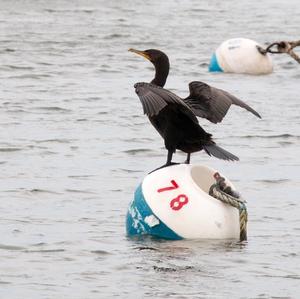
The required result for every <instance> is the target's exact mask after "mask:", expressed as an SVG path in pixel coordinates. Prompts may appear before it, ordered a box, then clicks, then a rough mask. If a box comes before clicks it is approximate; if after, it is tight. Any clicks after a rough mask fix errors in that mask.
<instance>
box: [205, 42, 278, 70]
mask: <svg viewBox="0 0 300 299" xmlns="http://www.w3.org/2000/svg"><path fill="white" fill-rule="evenodd" d="M258 47H260V48H262V46H261V45H259V44H258V43H257V42H255V41H253V40H251V39H247V38H233V39H229V40H227V41H225V42H223V43H222V44H221V45H220V46H219V47H218V48H217V50H216V51H215V53H214V54H213V55H212V57H211V60H210V65H209V71H210V72H226V73H240V74H241V73H244V74H253V75H259V74H269V73H271V72H272V71H273V63H272V59H271V57H270V55H269V54H268V53H265V54H262V53H261V52H260V51H259V50H258Z"/></svg>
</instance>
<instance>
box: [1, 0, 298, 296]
mask: <svg viewBox="0 0 300 299" xmlns="http://www.w3.org/2000/svg"><path fill="white" fill-rule="evenodd" d="M299 20H300V9H299V5H298V1H296V0H293V1H288V2H287V1H279V0H277V1H268V0H263V1H259V2H257V1H237V0H234V1H215V0H213V1H196V0H194V1H193V0H189V1H171V0H167V1H159V0H154V1H148V2H147V1H110V2H109V1H96V0H94V1H78V0H77V1H66V0H62V1H58V0H57V1H33V0H31V1H30V0H27V1H26V0H25V1H21V0H20V1H10V0H7V1H5V0H1V1H0V57H1V60H0V61H1V64H0V87H1V88H0V101H1V106H0V124H1V127H0V165H1V174H0V176H1V179H0V190H1V193H0V196H1V203H0V212H1V218H0V232H1V240H0V297H1V298H9V299H14V298H31V299H42V298H75V299H77V298H113V297H119V298H260V299H264V298H299V296H300V295H299V294H300V287H299V284H300V259H299V256H300V220H299V219H300V217H299V212H300V203H299V192H300V176H299V166H300V158H299V145H300V118H299V100H300V98H299V79H300V68H299V65H297V64H296V62H294V61H292V60H291V58H289V57H288V56H283V55H282V56H280V57H279V56H276V57H275V56H274V57H273V58H274V64H275V71H274V73H273V74H271V75H268V76H247V75H234V74H231V75H228V74H227V75H225V74H209V73H208V72H207V66H208V62H209V59H210V56H211V54H212V52H213V51H214V49H215V48H216V47H217V46H218V45H219V44H220V43H221V42H222V41H224V40H226V39H228V38H233V37H247V38H252V39H254V40H257V41H258V42H261V43H263V44H266V43H270V42H273V41H276V40H280V39H286V40H295V39H299ZM129 47H135V48H138V49H147V48H160V49H162V50H164V51H166V52H167V54H168V55H169V57H170V60H171V72H170V78H169V79H168V82H167V85H166V87H167V88H170V89H172V90H173V91H175V92H176V93H178V94H179V95H182V96H184V95H186V94H187V84H188V83H189V82H190V81H192V80H202V81H205V82H207V83H209V84H212V85H214V86H216V87H220V88H224V89H226V90H228V91H230V92H232V93H234V94H236V95H237V96H238V97H240V98H242V99H244V100H246V101H247V102H248V103H249V104H250V105H252V106H253V107H254V108H255V109H256V110H257V111H259V112H260V113H261V114H262V116H263V119H262V120H258V119H256V118H254V117H253V116H252V115H251V114H249V113H247V112H246V111H242V110H241V109H239V108H237V107H234V108H232V109H231V110H230V112H229V114H228V115H227V117H226V118H225V120H224V122H223V123H222V124H219V125H217V126H215V125H213V124H210V123H208V122H207V121H205V120H200V123H201V124H202V125H203V126H204V127H205V129H207V130H208V131H209V132H212V133H213V134H214V136H215V138H216V140H217V141H218V143H219V144H220V145H221V146H224V148H226V149H228V150H229V151H231V152H233V153H235V154H237V155H238V156H239V157H240V159H241V161H240V162H238V163H226V162H224V161H220V160H217V159H213V158H209V157H208V156H206V155H205V154H204V153H197V154H195V155H193V157H192V162H193V163H203V164H206V165H208V166H211V167H214V168H217V169H219V170H220V171H221V172H223V173H224V174H226V175H227V176H228V177H229V178H230V179H231V180H232V181H233V182H234V183H235V184H236V186H237V187H238V189H239V191H240V192H241V193H242V194H243V196H244V198H246V199H247V201H248V210H249V227H248V234H249V242H248V243H247V244H246V245H243V246H241V245H238V244H236V243H235V242H230V241H201V240H200V241H186V240H185V241H176V242H169V241H157V240H151V239H146V240H130V239H127V238H126V236H125V226H124V219H125V214H126V210H127V206H128V203H129V202H130V200H131V198H132V195H133V192H134V190H135V188H136V186H137V185H138V184H139V182H140V181H141V179H142V178H143V177H144V176H145V175H146V174H147V173H148V172H149V171H150V170H152V169H153V168H155V167H157V166H159V165H161V164H162V163H164V162H165V158H166V152H165V150H164V148H163V142H162V140H161V138H160V137H159V136H158V134H157V132H156V131H155V130H154V128H152V126H151V125H150V124H149V122H148V120H147V118H146V117H145V116H143V114H142V107H141V105H140V102H139V100H138V98H137V96H136V95H135V93H134V90H133V84H134V83H135V82H137V81H150V80H151V79H152V76H153V69H152V67H151V66H150V64H149V62H148V61H146V60H143V59H142V58H141V57H138V56H136V55H133V54H132V53H129V52H127V49H128V48H129ZM175 159H176V160H184V156H183V155H182V154H176V156H175Z"/></svg>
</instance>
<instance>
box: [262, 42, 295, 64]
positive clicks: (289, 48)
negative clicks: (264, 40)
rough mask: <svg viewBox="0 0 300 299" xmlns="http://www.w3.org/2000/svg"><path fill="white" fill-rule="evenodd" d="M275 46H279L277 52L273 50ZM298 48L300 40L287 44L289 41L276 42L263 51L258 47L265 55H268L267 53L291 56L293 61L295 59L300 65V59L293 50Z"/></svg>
mask: <svg viewBox="0 0 300 299" xmlns="http://www.w3.org/2000/svg"><path fill="white" fill-rule="evenodd" d="M274 46H277V50H272V48H273V47H274ZM298 46H300V40H298V41H294V42H287V41H281V42H275V43H272V44H270V45H269V46H268V47H267V48H266V49H263V48H262V47H260V46H257V49H258V51H259V52H260V53H261V54H263V55H266V54H267V53H272V54H282V53H286V54H288V55H290V56H291V57H292V58H293V59H295V60H296V61H297V62H298V63H300V57H299V56H298V55H297V54H296V53H295V52H294V51H293V49H294V48H296V47H298Z"/></svg>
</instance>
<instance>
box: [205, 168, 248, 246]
mask: <svg viewBox="0 0 300 299" xmlns="http://www.w3.org/2000/svg"><path fill="white" fill-rule="evenodd" d="M214 178H215V179H216V183H215V184H213V185H212V186H211V187H210V189H209V195H210V196H213V197H214V198H216V199H218V200H220V201H222V202H223V203H225V204H229V205H231V206H232V207H234V208H237V209H238V210H239V218H240V241H246V240H247V221H248V213H247V207H246V204H245V203H246V202H245V201H244V200H243V199H241V198H240V195H239V194H238V193H237V192H235V191H234V190H232V189H231V187H230V186H227V185H226V183H225V178H223V177H221V176H220V174H219V173H218V172H216V173H215V174H214Z"/></svg>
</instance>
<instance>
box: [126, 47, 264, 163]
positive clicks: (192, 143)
mask: <svg viewBox="0 0 300 299" xmlns="http://www.w3.org/2000/svg"><path fill="white" fill-rule="evenodd" d="M129 51H131V52H134V53H136V54H138V55H141V56H143V57H145V58H146V59H148V60H149V61H151V62H152V64H153V65H154V67H155V77H154V79H153V80H152V81H151V83H145V82H140V83H136V84H135V85H134V87H135V91H136V93H137V95H138V96H139V98H140V100H141V103H142V106H143V110H144V114H146V115H147V116H148V117H149V120H150V122H151V123H152V125H153V126H154V127H155V128H156V130H157V131H158V132H159V134H160V135H161V136H162V138H163V139H164V142H165V147H166V149H167V150H168V157H167V162H166V164H165V165H164V166H168V165H171V164H172V155H173V153H174V152H175V151H176V149H179V150H181V151H183V152H185V153H187V159H186V163H190V156H191V153H194V152H197V151H201V150H204V151H205V152H206V153H207V154H208V155H210V156H215V157H217V158H219V159H223V160H232V161H233V160H238V157H236V156H235V155H233V154H231V153H229V152H228V151H226V150H224V149H222V148H221V147H219V146H217V145H216V143H215V142H214V141H213V140H212V135H211V134H209V133H207V132H205V131H204V129H203V128H202V127H201V126H200V125H199V123H198V119H197V117H196V116H199V117H203V118H206V119H208V120H209V121H211V122H213V123H218V122H221V121H222V119H223V117H224V116H225V115H226V113H227V111H228V109H229V107H230V105H231V104H235V105H238V106H240V107H242V108H245V109H247V110H248V111H250V112H252V113H253V114H254V115H256V116H257V117H259V118H260V115H259V114H258V113H257V112H256V111H255V110H253V109H252V108H251V107H249V106H248V105H247V104H246V103H244V102H242V101H241V100H239V99H237V98H236V97H234V96H233V95H231V94H230V93H228V92H226V91H224V90H221V89H217V88H214V87H211V86H209V85H207V84H205V83H203V82H200V81H193V82H191V83H190V84H189V89H190V94H189V96H188V97H187V98H185V99H182V98H180V97H178V96H177V95H175V94H174V93H172V92H171V91H169V90H167V89H164V88H163V86H164V85H165V83H166V80H167V77H168V74H169V69H170V64H169V58H168V56H167V55H166V54H165V53H163V52H162V51H160V50H156V49H149V50H145V51H139V50H135V49H129Z"/></svg>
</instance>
